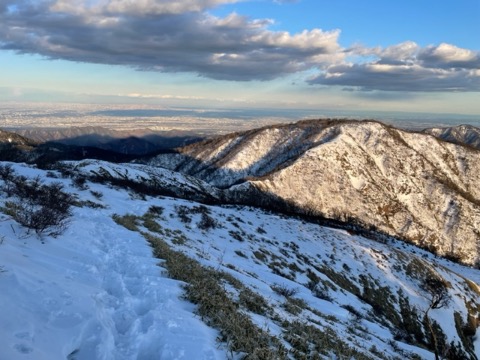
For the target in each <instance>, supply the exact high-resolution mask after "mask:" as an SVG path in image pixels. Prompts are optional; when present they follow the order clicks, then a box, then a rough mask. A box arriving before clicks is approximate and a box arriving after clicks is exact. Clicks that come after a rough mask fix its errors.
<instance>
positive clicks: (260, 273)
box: [0, 161, 480, 360]
mask: <svg viewBox="0 0 480 360" xmlns="http://www.w3.org/2000/svg"><path fill="white" fill-rule="evenodd" d="M13 168H14V170H15V171H16V173H18V174H23V175H26V176H27V177H28V178H34V177H35V176H37V175H39V176H40V177H41V178H42V179H43V181H44V182H45V183H50V182H54V181H60V182H61V183H63V184H64V185H65V191H67V192H69V193H71V194H75V196H76V197H77V205H76V206H75V207H74V209H73V217H72V219H71V222H70V224H69V226H68V228H67V229H66V231H65V232H64V233H63V234H61V235H59V236H58V237H57V238H52V237H49V236H42V237H41V238H39V237H37V236H35V235H32V234H28V233H27V232H26V230H25V228H22V227H21V226H20V225H19V224H17V223H16V222H15V221H14V220H12V219H11V218H10V217H9V216H7V215H2V219H1V220H2V221H0V233H1V234H2V240H1V244H0V269H1V270H2V272H0V287H1V288H2V289H6V290H4V291H2V292H0V304H2V306H0V324H1V326H0V348H1V349H2V351H1V353H0V359H2V360H3V359H8V360H16V359H35V360H41V359H49V360H51V359H70V360H72V359H77V360H84V359H88V360H92V359H108V360H110V359H111V360H117V359H162V360H169V359H230V358H234V359H238V358H242V357H244V356H245V355H247V356H248V355H249V354H248V353H245V352H243V353H242V352H241V350H239V349H238V346H240V345H238V343H237V342H235V341H227V342H219V340H221V339H229V335H228V334H227V335H226V330H224V329H219V328H217V327H216V326H215V328H213V326H214V322H212V321H211V319H209V318H208V317H205V315H203V312H202V308H201V307H202V303H201V300H199V301H200V302H199V303H198V304H197V305H194V304H192V303H189V302H187V301H186V300H185V299H186V298H189V295H191V293H189V292H191V291H192V290H191V289H192V287H190V286H187V290H184V287H183V285H185V282H179V281H177V280H174V279H172V276H173V273H170V271H171V270H172V268H171V267H172V266H173V267H174V266H175V264H173V265H172V263H171V261H170V263H169V260H168V259H167V254H166V253H167V252H170V251H174V252H175V251H176V254H177V253H178V254H184V255H186V256H187V257H188V258H191V259H193V260H195V262H196V263H198V264H200V265H201V266H203V267H204V268H205V269H209V270H208V273H209V274H214V275H212V276H214V277H215V278H217V277H218V283H219V284H220V285H221V286H220V288H221V289H223V291H224V292H225V293H226V294H227V295H228V297H229V299H230V300H229V301H232V302H233V303H234V304H235V308H236V309H237V310H238V311H239V313H240V314H242V316H244V317H245V319H249V320H248V321H251V322H252V323H253V324H254V325H255V326H256V327H257V328H258V329H259V331H262V334H264V336H265V337H266V343H267V344H270V346H271V352H264V353H262V354H263V355H261V356H260V357H259V358H262V359H274V358H275V359H283V358H285V359H286V358H289V359H300V358H319V359H333V358H355V359H407V358H409V359H415V358H416V359H433V358H434V354H433V345H432V342H431V340H429V339H430V337H429V330H428V326H427V325H425V324H422V321H423V318H424V314H425V312H426V311H427V309H428V308H429V305H430V304H431V298H430V294H429V293H428V292H426V291H425V289H424V287H423V286H422V281H423V280H424V279H425V278H428V277H435V278H438V279H441V280H442V283H443V284H445V289H446V291H447V298H448V300H449V301H448V304H447V305H446V306H444V307H441V308H438V309H431V310H429V312H428V318H429V319H430V321H431V323H432V324H434V325H435V326H437V325H438V327H439V329H441V330H438V329H437V330H436V335H437V339H438V346H437V349H438V352H439V353H441V354H447V353H448V354H449V355H448V356H453V355H452V354H459V353H460V352H461V353H463V355H464V356H466V358H471V359H474V358H475V356H476V357H479V356H480V342H479V340H478V337H477V336H475V333H476V327H477V325H478V323H479V318H480V289H479V287H478V284H479V283H480V272H479V270H475V269H472V268H467V267H462V266H460V265H458V264H454V263H451V262H449V261H447V260H443V259H439V258H435V257H434V256H433V255H431V254H429V253H427V252H424V251H422V250H419V249H417V248H414V247H412V246H410V245H406V244H404V243H402V242H393V241H389V242H388V243H379V242H375V241H372V240H368V239H366V238H363V237H361V236H357V235H353V234H350V233H348V232H346V231H343V230H335V229H330V228H325V227H322V226H319V225H316V224H313V223H308V222H305V221H303V220H300V219H295V218H290V217H286V216H283V215H278V214H275V213H269V212H265V211H262V210H258V209H254V208H249V207H241V206H206V205H203V204H200V203H196V202H193V201H188V200H182V199H177V198H172V197H164V196H151V195H150V194H149V193H148V192H147V193H142V190H144V188H143V189H139V188H134V187H132V186H131V183H130V182H129V181H127V180H132V181H133V180H138V179H143V180H146V181H147V182H150V181H153V180H152V179H155V181H156V183H162V184H170V185H169V186H174V185H175V184H176V183H182V182H183V183H185V184H184V185H185V186H186V187H188V188H189V189H193V188H195V187H198V186H199V185H198V184H201V183H199V182H198V181H197V183H196V185H194V183H191V182H190V178H188V177H184V176H181V175H179V174H175V173H172V172H169V171H163V170H152V172H153V173H154V176H152V173H149V171H148V170H147V168H146V167H144V166H137V165H109V164H108V163H103V162H96V161H84V162H80V163H75V162H70V163H66V164H65V165H64V166H63V167H62V168H61V172H60V171H55V170H51V171H48V172H47V171H42V170H38V169H35V168H31V167H28V166H26V165H19V164H13ZM101 169H103V170H101ZM100 172H102V173H108V174H110V175H111V176H112V177H116V176H119V178H120V179H122V180H123V181H122V182H116V183H115V182H114V181H109V182H103V183H101V182H98V181H99V178H98V177H92V178H88V179H86V180H84V181H79V180H78V179H79V177H81V176H85V175H86V174H95V173H97V174H99V173H100ZM102 178H103V179H107V178H108V177H107V176H103V177H102ZM91 180H95V182H92V181H91ZM0 185H2V184H1V181H0ZM198 190H199V191H202V187H198ZM6 196H7V195H6V194H5V193H4V192H1V199H2V200H1V201H2V203H4V202H5V201H7V200H9V199H7V197H6ZM147 240H148V241H150V242H151V243H152V246H154V249H153V250H154V251H155V253H156V254H157V255H158V256H159V257H160V258H161V259H166V260H158V259H154V258H153V256H152V248H151V247H150V246H149V245H148V242H147ZM156 242H159V243H165V244H166V245H164V246H166V247H163V248H160V249H161V250H159V249H158V248H156V247H155V243H156ZM167 247H168V248H169V249H170V250H167ZM177 265H178V264H177ZM194 267H195V266H193V265H192V264H190V263H189V266H185V267H183V268H181V269H180V271H182V272H183V273H185V279H188V278H189V273H190V272H191V271H193V270H192V269H193V268H194ZM215 274H216V275H215ZM184 281H186V282H187V285H188V281H187V280H184ZM208 294H209V290H208V289H207V290H206V295H207V297H208ZM218 306H219V308H218V311H219V312H222V311H224V309H223V308H222V307H221V304H218ZM229 316H230V314H229V313H223V315H222V317H227V318H228V317H229ZM202 320H203V321H202ZM207 324H209V325H211V326H212V327H209V326H207ZM245 326H246V323H245V324H240V326H239V328H240V329H242V328H245ZM243 336H246V337H248V336H249V334H244V335H243ZM250 340H251V341H260V340H261V339H250ZM263 340H265V339H263ZM235 346H237V350H236V351H233V352H231V351H230V350H229V349H232V348H235ZM240 349H242V348H240ZM275 351H276V352H275ZM273 353H275V354H279V355H278V356H276V357H273V356H271V354H273ZM268 354H270V355H268Z"/></svg>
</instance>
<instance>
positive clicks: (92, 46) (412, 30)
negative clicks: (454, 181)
mask: <svg viewBox="0 0 480 360" xmlns="http://www.w3.org/2000/svg"><path fill="white" fill-rule="evenodd" d="M478 34H480V0H456V1H453V0H442V1H433V0H416V1H414V0H406V1H385V0H384V1H379V0H368V1H367V0H363V1H362V0H335V1H331V0H329V1H324V0H298V1H292V0H290V1H288V0H287V1H285V0H284V1H280V0H277V1H274V0H250V1H248V0H245V1H236V0H177V1H160V0H144V1H136V2H135V1H133V2H132V1H127V0H37V1H27V0H18V1H10V0H0V99H3V100H4V101H12V100H13V101H52V102H55V101H62V102H65V101H67V102H68V101H71V102H105V103H109V102H111V103H123V102H129V103H135V102H138V103H142V102H146V103H153V104H158V105H159V106H191V107H215V108H229V107H232V108H235V107H243V108H249V107H252V108H255V107H256V108H269V107H271V108H275V109H278V108H285V109H293V108H298V109H319V110H321V109H328V110H335V109H338V110H349V111H355V110H372V111H407V112H408V111H412V112H435V113H460V114H473V115H476V114H480V101H478V99H479V98H480V97H479V95H480V36H478ZM0 101H1V100H0Z"/></svg>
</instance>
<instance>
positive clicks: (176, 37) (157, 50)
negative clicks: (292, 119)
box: [0, 0, 344, 81]
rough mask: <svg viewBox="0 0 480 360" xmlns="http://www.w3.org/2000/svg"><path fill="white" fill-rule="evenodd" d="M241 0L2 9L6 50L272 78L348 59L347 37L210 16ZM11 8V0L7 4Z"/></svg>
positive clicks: (24, 1)
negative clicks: (295, 31) (341, 39)
mask: <svg viewBox="0 0 480 360" xmlns="http://www.w3.org/2000/svg"><path fill="white" fill-rule="evenodd" d="M235 1H236V0H182V1H160V0H157V1H154V0H137V1H127V0H109V1H106V0H103V1H102V0H99V1H88V0H72V1H67V0H56V1H55V2H53V3H51V2H50V1H49V0H39V1H37V2H36V3H35V4H34V3H33V2H30V1H28V0H20V1H16V3H17V4H18V9H19V10H18V11H17V12H16V13H15V14H12V13H8V12H6V11H3V12H1V11H0V48H3V49H10V50H16V51H18V52H21V53H35V54H40V55H44V56H46V57H49V58H52V59H66V60H73V61H80V62H91V63H102V64H114V65H127V66H131V67H134V68H137V69H139V70H150V71H163V72H193V73H197V74H199V75H201V76H204V77H209V78H214V79H222V80H235V81H242V80H270V79H274V78H278V77H282V76H285V75H288V74H290V73H294V72H297V71H302V70H306V69H308V68H310V67H312V66H316V65H318V64H319V63H320V62H331V61H334V60H335V59H341V58H343V56H344V55H343V53H342V52H341V51H339V50H340V46H339V45H338V36H339V33H340V32H339V31H338V30H334V31H330V32H329V31H322V30H320V29H313V30H310V31H303V32H301V33H298V34H292V33H289V32H284V31H272V30H270V29H269V26H270V25H271V24H272V20H270V19H249V18H247V17H244V16H240V15H238V14H235V13H233V14H230V15H228V16H226V17H215V16H212V15H210V14H209V13H207V12H205V11H204V10H205V9H208V8H210V7H213V6H217V5H220V4H226V3H232V2H235ZM7 3H8V1H7Z"/></svg>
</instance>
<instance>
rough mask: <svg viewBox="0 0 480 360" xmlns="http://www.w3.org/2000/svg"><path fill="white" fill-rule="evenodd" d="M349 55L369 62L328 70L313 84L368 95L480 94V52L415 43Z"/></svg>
mask: <svg viewBox="0 0 480 360" xmlns="http://www.w3.org/2000/svg"><path fill="white" fill-rule="evenodd" d="M348 52H349V54H350V55H352V56H356V57H360V58H363V59H366V60H365V61H357V62H347V61H345V62H342V63H340V64H332V65H329V66H326V67H325V68H324V69H323V71H322V72H321V73H320V74H318V75H317V76H314V77H313V78H311V79H310V80H309V83H310V84H314V85H339V86H344V87H345V88H346V89H359V90H365V91H372V90H383V91H412V92H415V91H424V92H427V91H428V92H435V91H448V92H450V91H459V92H460V91H480V53H479V52H475V51H471V50H468V49H462V48H458V47H456V46H454V45H451V44H445V43H442V44H440V45H438V46H433V45H432V46H428V47H425V48H421V47H420V46H418V45H417V44H416V43H414V42H411V41H408V42H404V43H401V44H398V45H394V46H390V47H387V48H384V49H382V48H372V49H368V48H365V47H361V46H356V47H353V48H351V49H349V50H348ZM372 58H373V60H372Z"/></svg>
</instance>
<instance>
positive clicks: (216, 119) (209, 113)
mask: <svg viewBox="0 0 480 360" xmlns="http://www.w3.org/2000/svg"><path fill="white" fill-rule="evenodd" d="M319 118H349V119H358V120H362V119H375V120H379V121H382V122H385V123H388V124H392V125H395V126H397V127H401V128H406V129H414V130H418V129H423V128H428V127H439V126H455V125H460V124H469V125H473V126H480V117H479V116H474V115H458V114H429V113H402V112H378V111H377V112H376V111H341V110H310V109H308V110H305V109H258V108H257V109H242V108H239V109H208V108H173V107H168V108H167V107H161V106H157V105H146V104H138V105H137V104H126V105H119V104H112V105H109V104H70V103H68V104H67V103H61V104H51V103H13V102H6V103H0V127H1V128H3V129H7V130H8V129H28V128H67V127H86V126H96V127H99V126H100V127H103V128H107V129H112V130H121V131H131V130H138V129H149V130H150V131H154V132H169V131H184V132H192V133H196V134H199V135H207V136H208V135H212V134H225V133H229V132H235V131H242V130H248V129H252V128H257V127H261V126H265V125H270V124H273V123H281V122H294V121H298V120H303V119H319Z"/></svg>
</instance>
